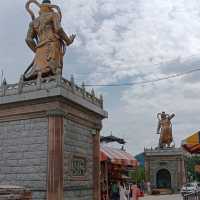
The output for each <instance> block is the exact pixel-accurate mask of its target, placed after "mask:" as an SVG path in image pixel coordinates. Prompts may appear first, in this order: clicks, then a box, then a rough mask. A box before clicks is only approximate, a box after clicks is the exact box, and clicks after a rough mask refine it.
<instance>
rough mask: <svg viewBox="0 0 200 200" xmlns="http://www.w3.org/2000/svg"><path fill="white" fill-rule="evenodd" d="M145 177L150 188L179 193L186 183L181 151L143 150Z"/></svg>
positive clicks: (173, 149)
mask: <svg viewBox="0 0 200 200" xmlns="http://www.w3.org/2000/svg"><path fill="white" fill-rule="evenodd" d="M145 176H146V181H149V182H150V183H151V186H152V188H156V189H170V190H172V192H174V193H177V192H178V191H180V189H181V187H182V185H183V184H184V183H185V182H186V175H185V159H184V152H183V151H182V149H181V148H169V149H145Z"/></svg>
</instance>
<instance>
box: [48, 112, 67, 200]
mask: <svg viewBox="0 0 200 200" xmlns="http://www.w3.org/2000/svg"><path fill="white" fill-rule="evenodd" d="M63 117H64V112H63V111H61V110H59V109H55V110H51V111H49V112H48V120H49V142H48V179H47V180H48V189H47V200H63V199H64V193H63V187H64V186H63V184H64V183H63V182H64V180H63V177H64V170H63V167H64V157H63V156H64V154H63V151H64V150H63V148H64V147H63V146H64V141H63Z"/></svg>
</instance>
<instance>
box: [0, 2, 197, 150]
mask: <svg viewBox="0 0 200 200" xmlns="http://www.w3.org/2000/svg"><path fill="white" fill-rule="evenodd" d="M25 2H26V0H24V1H21V0H16V1H15V2H13V0H7V1H5V2H3V3H2V4H1V7H0V23H1V27H2V29H1V32H0V43H1V48H0V58H1V59H0V68H1V67H2V66H3V67H4V66H5V71H6V73H7V75H8V79H10V80H17V79H18V78H19V74H20V73H21V72H22V71H23V69H24V68H25V67H24V66H26V65H28V63H29V60H30V61H31V59H32V57H31V53H30V51H29V50H28V47H26V45H25V43H24V38H25V34H26V29H27V28H28V27H27V26H28V22H29V21H30V17H29V16H28V15H27V14H26V12H25V9H24V4H25ZM52 2H54V3H56V4H58V5H60V7H61V9H62V11H63V26H64V29H65V30H66V32H67V33H69V34H71V33H76V34H77V39H76V42H75V43H74V45H73V46H71V47H70V48H69V50H68V52H69V53H68V54H67V55H66V57H65V58H66V63H65V74H67V75H68V71H70V72H75V73H78V72H79V71H81V72H84V71H85V74H86V76H80V77H78V79H86V80H87V82H89V83H110V82H116V81H117V82H122V81H123V82H127V81H139V80H143V79H145V80H148V79H154V78H156V77H162V76H164V75H165V74H169V73H178V72H181V71H187V70H190V69H191V66H192V65H193V64H194V63H195V64H196V63H197V64H198V63H199V60H200V59H199V56H198V55H200V2H199V1H198V0H190V1H188V0H176V1H174V0H123V1H121V0H87V1H86V0H78V1H74V0H67V1H60V0H55V1H53V0H52ZM8 11H9V12H8ZM17 22H18V23H17ZM16 23H17V24H16ZM26 23H27V24H26ZM13 33H14V34H13ZM193 55H197V56H195V58H194V57H193ZM191 56H192V57H191ZM177 58H179V59H177ZM170 61H174V62H170ZM73 63H76V65H77V66H76V68H74V65H73ZM157 63H162V64H161V65H156V64H157ZM85 65H86V66H85ZM13 70H14V71H15V72H16V73H11V72H13ZM88 72H89V73H88ZM113 90H114V89H113ZM113 90H109V91H106V90H104V89H102V92H104V93H106V99H109V101H111V103H109V102H108V104H109V107H107V108H106V109H108V111H110V118H109V120H108V121H107V120H106V121H105V132H106V131H108V130H111V129H112V130H113V133H114V132H115V131H116V133H117V135H119V136H124V137H125V139H127V140H128V141H130V142H129V146H128V147H129V150H131V151H132V152H137V151H140V150H142V149H143V146H150V145H151V143H153V144H156V143H157V138H158V136H156V135H155V134H154V133H155V128H156V113H157V112H160V111H162V110H166V111H167V112H175V113H176V114H177V116H176V118H175V119H174V123H175V125H174V128H175V138H176V141H177V143H178V140H180V139H182V138H184V136H185V135H187V133H190V132H192V131H195V130H196V129H198V128H199V125H198V122H199V120H200V119H199V112H200V110H199V108H198V107H199V102H198V98H199V94H200V92H199V81H198V73H196V74H194V75H191V76H189V77H187V78H185V79H180V78H177V79H174V80H169V81H164V82H160V83H157V84H152V85H149V86H145V87H142V86H135V87H129V88H126V89H123V92H121V91H122V89H121V90H119V93H118V95H116V94H115V96H114V97H113V96H112V95H113V93H114V92H113ZM115 90H116V89H115ZM116 96H117V97H116ZM106 99H105V101H106ZM112 102H117V103H116V105H115V106H113V105H112Z"/></svg>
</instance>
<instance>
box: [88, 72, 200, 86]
mask: <svg viewBox="0 0 200 200" xmlns="http://www.w3.org/2000/svg"><path fill="white" fill-rule="evenodd" d="M198 71H200V68H196V69H192V70H189V71H186V72H182V73H178V74H173V75H169V76H166V77H163V78H157V79H152V80H147V81H138V82H130V83H116V84H85V86H86V87H123V86H133V85H144V84H148V83H156V82H160V81H164V80H169V79H173V78H178V77H182V76H186V75H189V74H192V73H194V72H198Z"/></svg>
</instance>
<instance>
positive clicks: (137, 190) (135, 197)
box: [131, 183, 140, 200]
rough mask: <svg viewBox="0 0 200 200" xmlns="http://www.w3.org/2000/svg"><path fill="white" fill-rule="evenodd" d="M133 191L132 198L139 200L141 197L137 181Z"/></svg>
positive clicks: (132, 188)
mask: <svg viewBox="0 0 200 200" xmlns="http://www.w3.org/2000/svg"><path fill="white" fill-rule="evenodd" d="M131 191H132V199H131V200H138V199H139V197H140V189H139V188H138V186H137V184H136V183H133V185H132V187H131Z"/></svg>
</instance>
